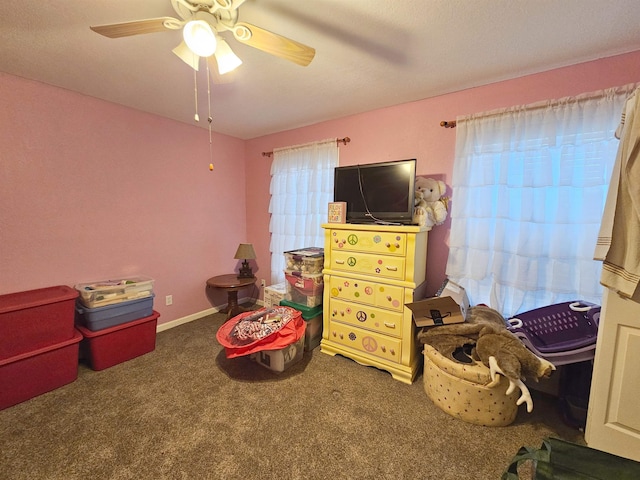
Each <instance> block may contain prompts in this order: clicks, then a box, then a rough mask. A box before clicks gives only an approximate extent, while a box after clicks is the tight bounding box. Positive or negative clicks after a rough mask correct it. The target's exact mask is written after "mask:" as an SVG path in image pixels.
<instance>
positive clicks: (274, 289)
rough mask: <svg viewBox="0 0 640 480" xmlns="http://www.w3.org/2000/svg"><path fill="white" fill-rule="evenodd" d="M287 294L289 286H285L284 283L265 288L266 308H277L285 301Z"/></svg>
mask: <svg viewBox="0 0 640 480" xmlns="http://www.w3.org/2000/svg"><path fill="white" fill-rule="evenodd" d="M286 293H287V286H286V285H285V283H284V282H282V283H277V284H275V285H269V286H268V287H265V288H264V306H265V307H277V306H278V305H279V304H280V300H282V299H284V296H285V294H286Z"/></svg>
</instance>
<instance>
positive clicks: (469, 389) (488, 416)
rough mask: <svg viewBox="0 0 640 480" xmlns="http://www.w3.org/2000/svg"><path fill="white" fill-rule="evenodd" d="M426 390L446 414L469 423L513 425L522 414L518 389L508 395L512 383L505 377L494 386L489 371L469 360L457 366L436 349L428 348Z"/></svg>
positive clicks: (428, 346) (425, 355)
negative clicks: (519, 413) (519, 409)
mask: <svg viewBox="0 0 640 480" xmlns="http://www.w3.org/2000/svg"><path fill="white" fill-rule="evenodd" d="M423 354H424V374H423V378H424V390H425V392H426V393H427V396H428V397H429V398H430V399H431V401H432V402H433V403H434V404H435V405H436V406H437V407H439V408H440V409H441V410H443V411H444V412H446V413H448V414H449V415H451V416H453V417H456V418H459V419H460V420H463V421H465V422H468V423H473V424H476V425H484V426H488V427H502V426H506V425H509V424H511V423H512V422H513V421H514V420H515V418H516V415H517V414H518V405H516V401H517V400H518V397H519V395H520V393H519V392H518V391H517V389H516V390H515V391H514V392H512V393H511V394H509V395H507V394H506V391H507V388H509V381H508V380H507V379H506V378H504V377H503V376H502V375H500V376H499V378H500V381H499V383H498V384H497V385H495V386H494V387H491V388H489V387H487V386H486V385H487V384H488V383H490V382H491V376H490V373H489V369H488V368H487V367H485V366H484V365H483V364H482V363H480V362H476V361H474V360H471V359H470V358H469V362H470V363H457V362H454V361H453V360H451V359H449V358H447V357H445V356H443V355H442V354H441V353H440V352H438V351H437V350H436V349H435V348H434V347H433V346H431V345H429V344H425V345H424V350H423Z"/></svg>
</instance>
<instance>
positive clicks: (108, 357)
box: [76, 310, 160, 370]
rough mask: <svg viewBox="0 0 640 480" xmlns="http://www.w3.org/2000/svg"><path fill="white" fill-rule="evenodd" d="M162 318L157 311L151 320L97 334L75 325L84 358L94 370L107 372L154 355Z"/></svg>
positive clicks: (134, 322)
mask: <svg viewBox="0 0 640 480" xmlns="http://www.w3.org/2000/svg"><path fill="white" fill-rule="evenodd" d="M159 316H160V314H159V313H158V312H156V311H155V310H154V311H153V314H152V315H150V316H148V317H145V318H141V319H139V320H133V321H132V322H127V323H122V324H120V325H116V326H113V327H109V328H105V329H103V330H98V331H95V332H93V331H91V330H89V329H88V328H85V327H83V326H82V325H76V328H77V329H78V330H80V333H82V335H83V336H84V339H83V340H82V342H81V349H82V354H83V355H84V356H85V357H86V358H87V359H88V360H89V365H90V366H91V368H92V369H93V370H104V369H105V368H109V367H113V366H114V365H117V364H119V363H122V362H126V361H127V360H131V359H132V358H136V357H139V356H140V355H144V354H145V353H149V352H152V351H153V350H155V348H156V326H157V324H158V317H159Z"/></svg>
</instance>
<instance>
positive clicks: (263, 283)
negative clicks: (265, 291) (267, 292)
mask: <svg viewBox="0 0 640 480" xmlns="http://www.w3.org/2000/svg"><path fill="white" fill-rule="evenodd" d="M260 286H261V287H266V286H267V281H266V280H265V279H264V278H262V279H260Z"/></svg>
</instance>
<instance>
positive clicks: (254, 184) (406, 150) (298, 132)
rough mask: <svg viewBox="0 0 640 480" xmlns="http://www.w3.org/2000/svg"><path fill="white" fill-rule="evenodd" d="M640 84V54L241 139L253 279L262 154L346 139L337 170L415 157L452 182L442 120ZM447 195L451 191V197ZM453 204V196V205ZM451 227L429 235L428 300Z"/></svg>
mask: <svg viewBox="0 0 640 480" xmlns="http://www.w3.org/2000/svg"><path fill="white" fill-rule="evenodd" d="M638 81H640V51H636V52H633V53H630V54H626V55H619V56H615V57H609V58H605V59H601V60H597V61H593V62H588V63H584V64H579V65H575V66H572V67H566V68H560V69H556V70H552V71H549V72H545V73H541V74H536V75H530V76H526V77H521V78H518V79H514V80H509V81H504V82H499V83H495V84H491V85H486V86H483V87H478V88H473V89H468V90H464V91H460V92H456V93H451V94H448V95H442V96H439V97H435V98H431V99H426V100H421V101H417V102H412V103H407V104H403V105H397V106H394V107H389V108H384V109H380V110H374V111H371V112H366V113H362V114H358V115H352V116H349V117H345V118H340V119H337V120H332V121H327V122H323V123H319V124H316V125H311V126H308V127H303V128H298V129H295V130H290V131H286V132H280V133H277V134H273V135H268V136H265V137H260V138H256V139H253V140H250V141H247V144H246V161H247V171H250V172H251V175H249V176H248V177H247V202H248V205H251V206H252V207H251V208H250V209H249V211H248V212H247V221H248V224H247V235H248V237H249V238H250V239H252V241H253V242H254V246H255V247H256V253H257V255H258V257H259V258H263V259H264V260H262V261H260V270H259V272H258V275H259V276H260V277H261V278H267V279H268V278H270V267H269V260H268V259H269V230H268V227H269V216H268V211H267V208H268V204H269V185H268V182H267V181H266V180H267V179H268V178H269V169H270V165H271V159H270V158H267V157H263V156H262V155H261V152H263V151H270V150H272V149H273V148H277V147H284V146H287V145H297V144H302V143H306V142H312V141H316V140H322V139H325V138H332V137H338V138H342V137H345V136H348V137H350V138H351V143H350V144H348V145H347V146H341V147H340V164H341V165H354V164H358V163H372V162H379V161H384V160H398V159H403V158H417V159H418V169H417V173H418V174H419V175H424V176H433V177H437V178H439V179H442V180H444V181H445V183H447V185H450V184H451V172H452V167H453V159H454V154H455V129H445V128H442V127H440V121H442V120H455V118H456V116H458V115H465V114H470V113H475V112H483V111H487V110H493V109H496V108H501V107H507V106H512V105H521V104H527V103H533V102H536V101H539V100H544V99H552V98H561V97H565V96H569V95H576V94H579V93H584V92H589V91H593V90H598V89H602V88H608V87H613V86H617V85H624V84H627V83H633V82H638ZM449 193H450V192H449ZM452 201H453V202H455V198H453V199H452ZM449 227H450V225H449V222H447V223H445V224H444V225H442V226H438V227H435V228H434V229H433V230H432V231H431V233H430V236H429V246H428V248H429V253H428V260H427V282H428V283H427V293H428V294H433V293H435V291H436V290H437V288H438V287H439V286H440V284H441V283H442V280H443V279H444V278H445V274H444V271H445V265H446V261H447V255H448V234H449Z"/></svg>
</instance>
